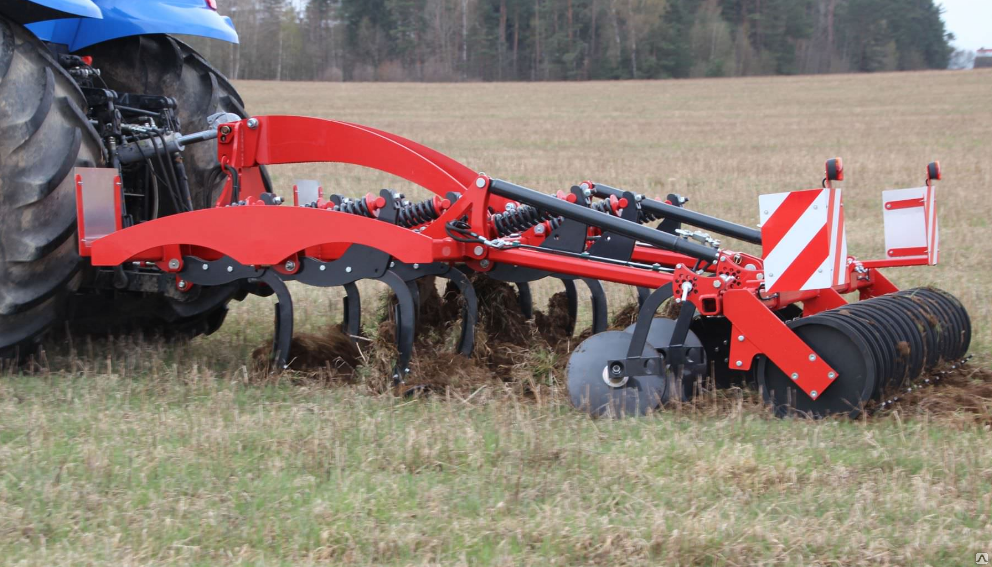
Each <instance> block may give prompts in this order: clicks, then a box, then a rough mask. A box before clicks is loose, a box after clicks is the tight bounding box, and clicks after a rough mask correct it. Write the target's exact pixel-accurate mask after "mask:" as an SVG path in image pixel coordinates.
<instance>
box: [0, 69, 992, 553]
mask: <svg viewBox="0 0 992 567" xmlns="http://www.w3.org/2000/svg"><path fill="white" fill-rule="evenodd" d="M238 87H239V89H240V90H241V92H242V93H243V95H244V97H245V99H246V102H247V103H248V107H249V109H250V110H252V111H253V112H254V113H256V114H280V113H285V114H308V115H315V116H322V117H328V118H336V119H343V120H349V121H355V122H361V123H365V124H369V125H372V126H375V127H378V128H382V129H385V130H390V131H393V132H396V133H398V134H401V135H405V136H408V137H411V138H413V139H415V140H417V141H420V142H422V143H425V144H427V145H429V146H432V147H435V148H436V149H439V150H441V151H443V152H445V153H448V154H450V155H451V156H453V157H454V158H456V159H459V160H460V161H463V162H464V163H466V164H468V165H469V166H470V167H473V168H476V169H479V170H482V171H485V172H487V173H489V174H491V175H494V176H498V177H501V178H503V179H508V180H512V181H514V182H517V183H520V184H523V185H527V186H531V187H533V188H536V189H540V190H543V191H546V192H552V191H554V190H557V189H567V188H568V187H569V186H570V185H572V184H575V183H576V182H578V181H581V180H583V179H593V180H600V181H603V182H607V183H610V184H612V185H618V186H621V187H625V188H630V189H632V190H636V191H642V192H645V193H649V194H661V195H664V194H666V193H668V192H677V193H683V194H686V195H688V196H690V197H691V202H690V203H689V207H691V208H694V209H697V210H701V211H704V212H707V213H709V214H713V215H717V216H722V217H726V218H729V219H732V220H735V221H738V222H742V223H745V224H749V225H753V224H755V223H756V221H757V196H758V195H759V194H761V193H767V192H774V191H784V190H792V189H800V188H809V187H814V186H817V185H818V183H819V181H820V178H821V177H822V167H823V161H824V160H825V159H827V158H830V157H834V156H838V155H839V156H842V157H843V158H844V159H845V165H846V169H847V179H848V181H847V182H846V183H845V184H844V187H845V188H846V192H845V201H846V203H847V205H846V214H847V222H848V228H847V230H848V240H849V245H850V249H851V251H852V253H854V254H856V255H858V256H860V257H866V258H867V257H878V256H880V255H881V253H882V249H883V238H882V234H881V225H880V222H881V210H880V208H881V207H880V199H881V197H880V192H881V191H882V190H883V189H888V188H898V187H911V186H918V185H919V184H921V183H922V180H923V174H924V167H925V165H926V164H927V162H929V161H931V160H932V159H940V160H941V162H942V164H943V165H944V170H945V181H944V182H943V183H941V185H940V186H939V191H940V193H939V195H940V196H939V200H940V216H941V231H942V234H941V243H942V250H941V260H942V264H941V265H940V266H938V267H936V268H930V269H903V270H892V271H889V272H887V273H888V274H889V275H890V277H891V278H892V279H894V280H895V282H896V283H897V284H898V285H900V286H904V287H910V286H915V285H921V284H935V285H938V286H940V287H942V288H944V289H947V290H948V291H950V292H952V293H954V294H956V295H957V296H958V297H959V298H961V299H962V301H963V302H964V303H965V305H966V306H967V307H968V309H969V311H970V312H971V315H972V320H973V323H974V327H975V336H974V339H973V346H972V351H973V352H974V353H975V354H976V361H975V362H973V363H972V365H971V366H972V368H974V369H982V368H988V367H989V365H990V361H992V357H990V356H989V349H990V348H992V325H990V324H989V321H990V315H992V307H990V299H992V294H990V287H989V283H988V282H989V281H990V279H992V262H989V261H988V260H987V259H986V256H985V255H984V254H983V253H982V252H984V246H985V245H986V244H987V243H988V242H990V241H992V226H990V222H989V219H990V218H992V197H990V195H989V194H988V191H989V189H990V188H992V137H990V133H992V108H990V106H989V93H990V92H992V72H990V71H976V72H936V73H913V74H910V73H907V74H885V75H871V76H865V75H858V76H831V77H796V78H756V79H736V80H698V81H669V82H625V83H587V84H564V83H562V84H505V85H499V84H466V85H457V84H450V85H420V84H292V83H252V82H249V83H240V84H239V85H238ZM272 173H273V179H274V181H275V183H276V185H277V186H278V187H279V188H280V191H281V192H282V193H283V195H284V196H286V197H289V196H290V188H291V186H292V180H293V179H294V178H296V177H301V178H319V179H322V180H323V182H324V186H325V188H328V189H329V190H330V191H332V192H340V193H343V194H349V195H358V194H364V193H365V192H366V191H375V190H377V189H379V188H381V187H391V188H395V189H399V190H402V191H404V192H406V193H407V194H408V195H419V194H420V193H419V192H418V191H419V190H417V189H414V188H410V187H407V186H405V185H403V184H401V183H397V182H396V181H395V180H393V179H388V178H384V177H382V176H379V175H376V174H373V173H370V172H366V171H361V170H356V169H355V168H350V167H344V166H326V165H325V166H291V167H289V166H287V167H280V168H275V169H274V170H273V171H272ZM272 237H273V238H278V237H279V235H278V234H273V235H272ZM374 290H375V288H373V287H370V286H366V287H365V288H364V291H365V292H366V293H365V294H364V295H363V297H368V298H369V299H368V300H367V301H366V303H365V305H366V306H367V309H368V310H369V313H368V315H369V317H370V318H371V317H372V315H373V311H374V309H375V308H376V305H375V303H376V302H375V301H373V300H372V298H373V297H374ZM293 291H294V294H295V295H294V299H295V300H296V304H297V322H298V327H299V328H300V329H302V330H305V331H314V332H319V331H321V330H322V329H324V328H325V327H327V326H328V325H330V324H332V323H334V322H336V321H338V320H339V318H340V315H341V313H340V297H341V294H340V293H339V292H338V291H337V290H331V291H315V290H312V289H309V290H308V289H303V288H293ZM536 291H537V294H536V297H535V303H536V304H538V305H543V304H544V302H546V301H547V299H548V297H549V296H550V295H551V294H552V293H553V292H555V291H557V288H555V287H554V286H553V285H550V284H548V285H545V286H542V287H539V288H538V289H537V290H536ZM609 293H610V298H611V302H612V305H611V306H612V307H614V308H616V307H619V306H620V305H622V304H623V303H625V302H627V301H629V300H630V299H632V298H633V294H632V292H631V291H630V290H629V289H626V288H623V287H620V286H611V287H610V288H609ZM271 303H272V300H271V299H259V298H253V299H249V300H247V301H245V302H243V303H239V304H236V305H234V307H233V309H232V313H231V315H230V316H229V317H228V320H227V323H226V325H225V327H224V328H223V329H222V330H221V331H220V332H219V333H216V334H214V335H212V336H210V337H205V338H200V339H196V340H194V341H192V342H191V343H188V344H182V345H163V344H161V343H156V342H144V341H141V340H139V339H137V338H134V337H126V338H118V339H115V340H114V341H109V342H108V341H104V340H98V341H96V340H84V339H75V340H74V341H73V342H72V343H71V344H67V343H66V342H63V341H59V342H52V343H50V344H47V345H46V349H45V357H44V358H43V359H42V360H41V362H40V364H38V365H36V366H35V367H33V368H29V369H26V370H21V371H17V372H15V371H13V370H8V371H6V372H5V373H4V374H3V376H2V378H0V416H2V417H0V563H6V564H25V565H56V564H57V565H63V564H120V565H137V564H162V563H179V564H198V565H217V564H259V565H261V564H265V565H273V564H287V565H288V564H311V563H329V564H377V565H407V564H412V565H421V564H462V565H511V564H512V565H517V564H519V565H549V564H553V565H573V564H589V565H606V564H614V565H657V564H681V565H696V564H702V565H751V564H769V565H771V564H779V565H972V564H974V563H973V562H974V559H975V556H974V554H975V553H976V552H979V551H990V552H992V432H990V428H989V425H987V424H988V423H989V422H990V420H989V416H992V400H985V401H979V402H978V404H979V405H981V404H984V405H985V408H986V412H985V415H984V423H985V425H983V420H982V419H977V420H976V419H975V417H974V416H973V415H969V416H963V415H957V414H955V413H954V412H948V411H946V407H944V409H943V410H942V411H940V412H930V411H928V406H926V405H920V406H906V407H903V408H900V409H899V410H898V411H896V412H893V413H890V414H888V415H886V416H884V417H875V418H871V419H865V420H860V421H849V420H826V421H823V422H808V421H801V420H778V419H774V418H771V417H769V416H768V414H767V412H766V411H765V410H763V409H762V408H761V407H760V405H759V404H757V403H755V401H754V399H753V396H752V395H750V394H747V393H740V392H731V393H729V394H727V395H726V396H722V397H720V398H719V399H716V400H710V401H707V402H706V403H703V404H700V405H699V406H696V407H691V408H690V407H681V408H672V409H671V410H670V411H666V412H662V413H661V414H658V415H654V416H651V417H648V418H644V419H637V420H625V421H618V422H614V421H594V420H590V419H588V418H587V417H584V416H583V415H582V414H580V413H578V412H575V411H572V410H571V409H570V408H569V407H568V403H567V401H566V400H565V399H564V398H563V395H564V394H563V392H562V391H561V390H560V389H559V388H557V387H556V384H557V383H558V382H557V381H558V380H559V379H560V378H561V377H560V376H557V375H555V373H554V371H551V370H548V369H546V368H545V367H541V368H542V370H541V371H540V372H538V374H540V375H538V376H535V377H534V378H535V380H537V382H538V383H540V384H541V385H542V386H541V387H540V388H538V392H539V395H538V396H537V399H535V398H534V396H522V395H520V393H519V390H518V389H515V388H513V387H510V386H504V385H502V384H501V383H499V382H493V383H491V384H487V385H486V386H485V387H484V388H481V389H477V390H474V391H473V392H470V393H466V392H458V391H454V392H451V393H450V394H449V395H436V396H433V397H429V398H427V399H424V400H405V399H398V398H395V397H393V396H391V395H389V394H379V393H376V392H375V391H374V388H372V387H370V386H369V384H368V383H366V382H365V381H363V380H359V382H358V383H356V384H349V385H338V384H336V383H333V382H331V383H327V382H326V381H319V380H313V379H306V378H304V377H300V376H293V375H288V376H282V377H280V378H271V379H267V378H264V377H262V376H259V375H258V373H257V372H253V371H252V370H251V368H250V366H251V365H250V354H251V351H252V350H253V349H254V348H255V347H257V346H258V345H259V344H261V343H262V342H264V341H265V340H266V339H267V337H268V335H269V333H270V330H271V321H272V312H271ZM580 326H581V325H580ZM551 367H553V365H551V364H549V365H548V368H551ZM968 372H971V371H968ZM966 373H967V372H966ZM363 376H365V378H368V376H367V375H363Z"/></svg>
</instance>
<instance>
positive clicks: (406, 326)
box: [378, 270, 416, 385]
mask: <svg viewBox="0 0 992 567" xmlns="http://www.w3.org/2000/svg"><path fill="white" fill-rule="evenodd" d="M378 280H379V281H381V282H383V283H385V284H386V285H388V286H389V288H390V289H391V290H393V294H394V295H395V296H396V310H395V318H396V348H397V350H399V356H398V358H397V362H396V367H395V369H394V370H393V383H394V385H398V384H401V383H402V382H403V381H404V379H405V378H406V375H407V374H408V373H409V372H410V359H411V358H413V338H414V325H415V324H416V315H415V312H416V305H415V304H414V300H413V294H412V293H411V292H410V287H409V286H408V285H407V282H405V281H403V278H401V277H400V276H399V275H397V274H396V272H394V271H392V270H386V273H385V274H383V275H382V276H380V277H379V278H378Z"/></svg>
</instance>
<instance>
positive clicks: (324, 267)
mask: <svg viewBox="0 0 992 567" xmlns="http://www.w3.org/2000/svg"><path fill="white" fill-rule="evenodd" d="M326 269H327V266H325V265H323V264H321V265H320V271H322V272H323V271H324V270H326Z"/></svg>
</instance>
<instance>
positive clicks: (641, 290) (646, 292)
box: [637, 287, 651, 307]
mask: <svg viewBox="0 0 992 567" xmlns="http://www.w3.org/2000/svg"><path fill="white" fill-rule="evenodd" d="M650 295H651V290H650V289H648V288H646V287H638V288H637V306H638V307H641V306H642V305H644V301H645V300H647V298H648V297H649V296H650Z"/></svg>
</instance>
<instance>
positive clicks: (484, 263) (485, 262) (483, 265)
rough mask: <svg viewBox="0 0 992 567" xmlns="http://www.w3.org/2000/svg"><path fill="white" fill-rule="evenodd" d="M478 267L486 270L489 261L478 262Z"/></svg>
mask: <svg viewBox="0 0 992 567" xmlns="http://www.w3.org/2000/svg"><path fill="white" fill-rule="evenodd" d="M479 265H480V266H482V267H483V268H488V267H489V260H482V261H481V262H479Z"/></svg>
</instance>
